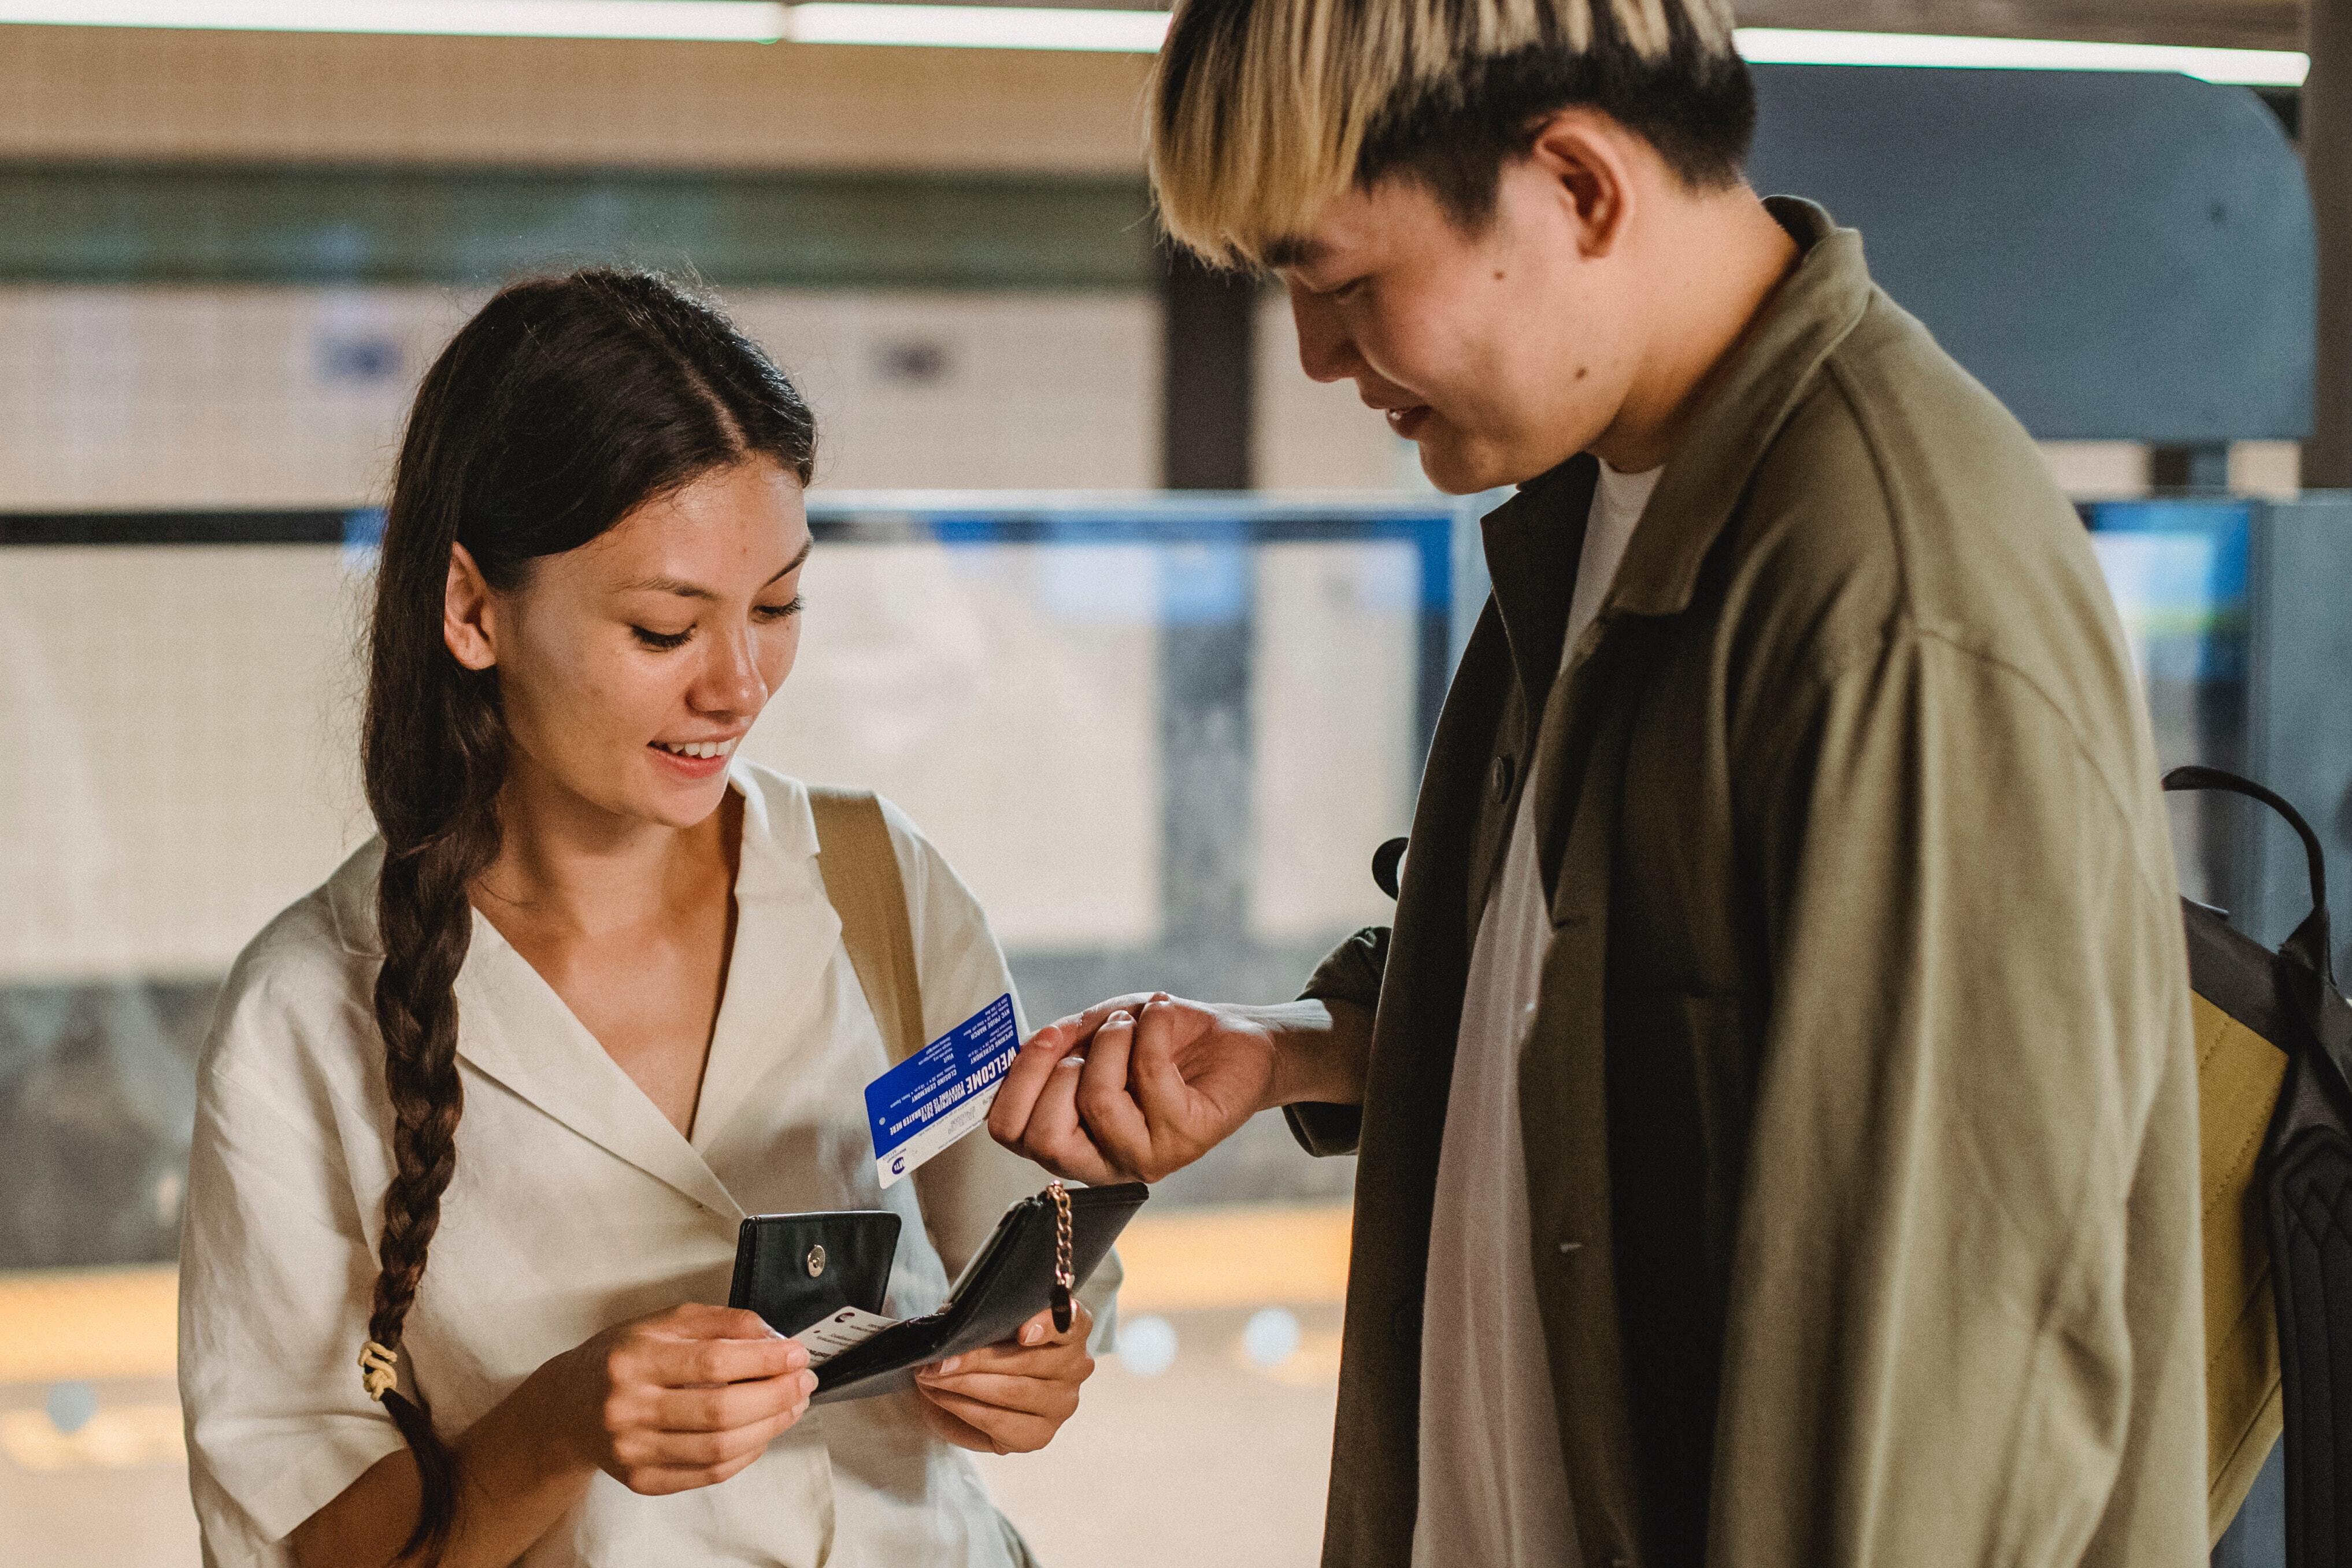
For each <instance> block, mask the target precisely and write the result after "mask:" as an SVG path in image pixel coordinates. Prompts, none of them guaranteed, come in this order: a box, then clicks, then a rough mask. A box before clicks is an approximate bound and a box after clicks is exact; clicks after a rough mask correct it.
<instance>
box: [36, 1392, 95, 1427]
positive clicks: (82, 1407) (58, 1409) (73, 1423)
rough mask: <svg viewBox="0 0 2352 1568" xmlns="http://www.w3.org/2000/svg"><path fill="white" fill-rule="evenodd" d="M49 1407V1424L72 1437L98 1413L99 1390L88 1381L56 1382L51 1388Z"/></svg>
mask: <svg viewBox="0 0 2352 1568" xmlns="http://www.w3.org/2000/svg"><path fill="white" fill-rule="evenodd" d="M47 1408H48V1415H49V1425H51V1426H52V1427H56V1428H57V1429H58V1431H60V1432H63V1433H64V1434H65V1435H66V1436H67V1437H72V1436H73V1435H74V1434H75V1433H76V1432H79V1431H80V1430H81V1429H82V1428H83V1427H87V1426H89V1418H90V1417H91V1416H95V1415H97V1414H98V1391H97V1390H96V1389H94V1388H92V1387H91V1386H90V1385H89V1384H87V1383H59V1384H56V1385H52V1386H51V1388H50V1389H49V1398H48V1406H47Z"/></svg>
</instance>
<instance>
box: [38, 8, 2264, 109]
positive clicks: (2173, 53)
mask: <svg viewBox="0 0 2352 1568" xmlns="http://www.w3.org/2000/svg"><path fill="white" fill-rule="evenodd" d="M0 23H30V24H36V25H43V24H46V25H51V26H77V25H79V26H101V27H235V28H254V29H260V30H265V31H273V32H293V33H440V34H468V35H477V36H491V37H533V38H690V39H703V40H715V41H720V42H747V43H770V42H772V41H774V40H775V39H778V38H791V39H793V40H795V41H797V42H801V43H806V44H909V45H917V46H928V47H933V48H988V49H1092V50H1103V51H1111V52H1120V53H1133V54H1150V53H1151V52H1152V51H1153V50H1155V49H1157V48H1159V47H1160V38H1161V37H1162V36H1163V35H1164V34H1165V33H1166V32H1167V30H1168V16H1167V13H1166V12H1164V11H1123V10H1122V11H1112V10H1078V9H1067V10H1066V9H1063V8H1061V7H1058V6H1046V5H896V4H888V3H875V0H807V3H806V4H803V5H785V4H781V3H778V0H0ZM1738 43H1739V52H1740V53H1741V54H1743V55H1745V56H1747V57H1748V59H1750V60H1752V61H1755V62H1757V63H1759V64H1776V65H1818V66H1930V67H1934V66H1941V67H1947V68H1973V69H1989V70H2058V71H2179V72H2180V73H2182V74H2184V75H2187V76H2192V77H2202V78H2205V79H2206V80H2207V81H2215V82H2231V83H2240V84H2243V85H2246V86H2252V87H2295V86H2299V85H2300V84H2301V83H2302V81H2303V78H2304V76H2305V72H2307V71H2308V70H2309V69H2310V60H2309V58H2308V57H2306V56H2305V55H2303V54H2301V53H2300V52H2298V51H2295V50H2293V49H2198V48H2186V47H2179V46H2175V45H2170V44H2098V43H2075V42H2072V41H2069V40H2066V39H2061V38H1972V37H1954V36H1950V35H1945V34H1935V33H1836V32H1811V31H1805V30H1801V29H1796V28H1790V27H1742V28H1740V29H1739V31H1738Z"/></svg>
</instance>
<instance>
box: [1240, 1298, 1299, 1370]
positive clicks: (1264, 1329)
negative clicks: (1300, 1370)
mask: <svg viewBox="0 0 2352 1568" xmlns="http://www.w3.org/2000/svg"><path fill="white" fill-rule="evenodd" d="M1298 1339H1299V1335H1298V1319H1297V1316H1295V1315H1294V1314H1292V1313H1290V1312H1285V1311H1284V1310H1283V1309H1282V1308H1280V1307H1267V1308H1265V1310H1264V1311H1262V1312H1254V1313H1252V1314H1251V1316H1250V1321H1249V1324H1248V1326H1247V1327H1245V1328H1244V1329H1243V1330H1242V1354H1244V1355H1246V1356H1248V1357H1249V1360H1250V1364H1251V1365H1252V1366H1260V1367H1273V1366H1280V1365H1281V1364H1283V1363H1284V1362H1286V1361H1288V1360H1289V1359H1290V1358H1291V1357H1292V1356H1294V1355H1297V1354H1298Z"/></svg>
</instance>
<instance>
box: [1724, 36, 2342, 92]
mask: <svg viewBox="0 0 2352 1568" xmlns="http://www.w3.org/2000/svg"><path fill="white" fill-rule="evenodd" d="M1737 37H1738V45H1739V52H1740V53H1741V54H1742V55H1744V56H1746V57H1748V60H1750V61H1751V62H1753V63H1755V64H1759V65H1764V64H1771V65H1795V66H1942V67H1948V68H1954V67H1956V68H1964V69H1977V70H2031V71H2178V72H2179V73H2180V74H2181V75H2183V76H2192V77H2202V78H2205V79H2206V80H2207V81H2214V82H2228V83H2232V84H2237V85H2242V86H2247V87H2299V86H2301V85H2302V84H2303V78H2304V76H2305V73H2306V72H2307V71H2308V70H2309V69H2310V68H2311V60H2310V57H2308V56H2306V55H2305V54H2303V53H2301V52H2300V51H2298V50H2294V49H2193V48H2186V47H2180V46H2178V45H2173V44H2095V43H2076V42H2074V41H2071V40H2068V39H2064V38H1967V37H1948V36H1946V35H1942V34H1935V33H1815V32H1804V31H1800V30H1798V29H1795V28H1790V27H1742V28H1740V29H1739V30H1738V34H1737Z"/></svg>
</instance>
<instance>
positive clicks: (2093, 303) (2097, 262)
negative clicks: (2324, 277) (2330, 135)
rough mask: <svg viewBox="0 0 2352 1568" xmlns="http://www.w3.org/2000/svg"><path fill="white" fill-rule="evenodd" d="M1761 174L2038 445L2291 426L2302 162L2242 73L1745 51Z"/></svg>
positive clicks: (2296, 376)
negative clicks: (1839, 229)
mask: <svg viewBox="0 0 2352 1568" xmlns="http://www.w3.org/2000/svg"><path fill="white" fill-rule="evenodd" d="M1756 78H1757V95H1758V99H1759V127H1758V134H1757V145H1756V154H1755V158H1754V161H1753V162H1752V165H1751V168H1752V171H1753V175H1754V178H1755V181H1756V183H1757V186H1758V188H1759V190H1763V191H1767V192H1787V193H1792V194H1797V195H1804V196H1811V197H1812V198H1813V199H1814V200H1816V201H1819V202H1821V203H1822V204H1823V205H1825V206H1827V207H1828V208H1829V209H1830V211H1831V212H1832V213H1833V214H1836V215H1837V218H1838V220H1839V221H1840V222H1841V223H1844V224H1847V225H1852V226H1853V227H1855V228H1858V229H1860V230H1861V231H1862V233H1863V237H1864V245H1865V248H1866V249H1867V251H1868V253H1869V256H1870V263H1871V269H1872V271H1873V272H1874V274H1875V275H1876V277H1877V278H1878V280H1879V282H1880V283H1882V284H1884V285H1885V287H1886V290H1887V292H1888V293H1890V294H1892V295H1893V296H1894V297H1895V299H1896V300H1897V301H1898V302H1899V303H1901V304H1902V305H1903V306H1904V307H1905V308H1907V309H1909V310H1910V311H1911V312H1912V313H1913V314H1914V315H1916V316H1918V317H1919V318H1920V319H1922V320H1924V321H1926V322H1927V325H1928V327H1929V328H1930V329H1933V330H1934V332H1935V333H1936V335H1937V338H1938V339H1939V340H1941V341H1942V342H1943V344H1944V346H1945V347H1946V348H1947V349H1948V350H1951V352H1952V354H1953V356H1954V357H1955V358H1957V359H1958V361H1960V362H1961V363H1962V364H1964V365H1966V366H1967V367H1968V368H1969V370H1970V371H1973V372H1975V374H1976V375H1977V376H1978V377H1979V379H1980V380H1982V381H1983V382H1985V384H1986V385H1988V386H1989V387H1990V388H1991V389H1992V390H1993V392H1995V393H1996V394H1997V395H1999V396H2000V399H2001V401H2002V402H2005V403H2007V404H2008V405H2009V406H2010V408H2011V410H2012V411H2014V412H2015V413H2016V414H2017V416H2018V417H2019V418H2020V419H2021V420H2022V421H2024V423H2025V425H2026V427H2027V428H2028V429H2029V430H2031V431H2032V432H2033V434H2035V435H2037V436H2039V437H2042V439H2044V440H2132V441H2150V442H2156V443H2159V444H2174V445H2202V444H2215V443H2220V442H2225V441H2231V440H2247V439H2260V438H2265V437H2268V438H2281V439H2299V438H2300V437H2302V436H2304V435H2305V434H2309V431H2310V427H2311V385H2312V353H2313V346H2312V324H2313V315H2314V310H2315V299H2316V293H2315V253H2314V249H2313V240H2312V226H2311V203H2310V197H2309V194H2308V193H2307V191H2306V189H2305V184H2304V179H2303V169H2302V165H2301V163H2300V162H2298V160H2297V159H2296V157H2295V153H2294V148H2293V147H2292V146H2291V145H2290V144H2289V143H2288V141H2287V140H2286V137H2285V135H2284V131H2282V130H2281V128H2280V126H2279V123H2278V120H2277V119H2276V118H2275V117H2274V116H2273V115H2272V113H2271V112H2270V110H2268V109H2266V108H2265V107H2264V106H2263V103H2262V101H2261V99H2258V98H2256V97H2255V96H2254V94H2253V93H2252V92H2251V91H2250V90H2248V89H2244V88H2231V87H2218V86H2215V85H2214V84H2212V83H2210V82H2204V81H2199V80H2195V79H2193V78H2189V77H2180V76H2162V75H2154V74H2147V75H2139V74H2126V73H2105V72H2098V73H2094V72H2060V71H1979V70H1908V69H1887V70H1876V69H1855V68H1843V67H1835V66H1760V67H1758V68H1757V69H1756Z"/></svg>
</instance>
